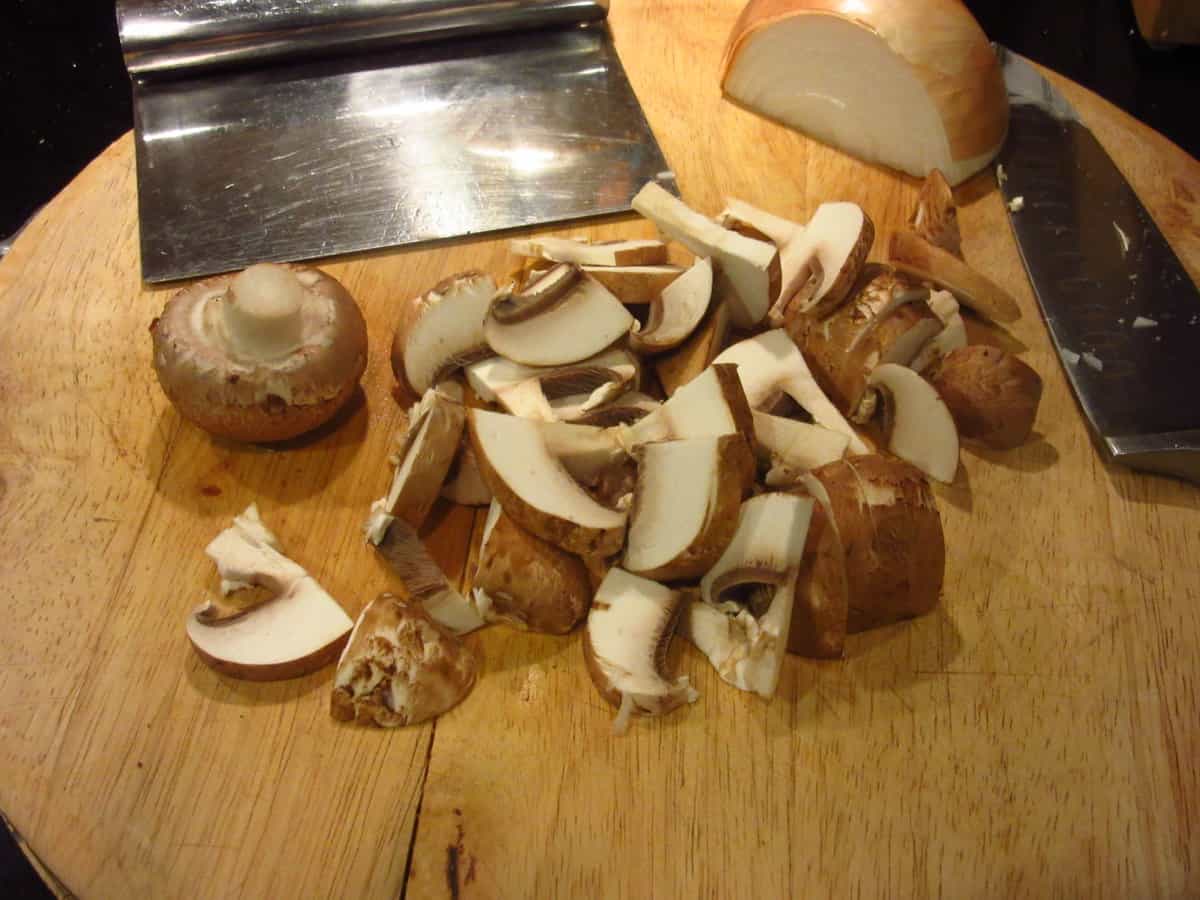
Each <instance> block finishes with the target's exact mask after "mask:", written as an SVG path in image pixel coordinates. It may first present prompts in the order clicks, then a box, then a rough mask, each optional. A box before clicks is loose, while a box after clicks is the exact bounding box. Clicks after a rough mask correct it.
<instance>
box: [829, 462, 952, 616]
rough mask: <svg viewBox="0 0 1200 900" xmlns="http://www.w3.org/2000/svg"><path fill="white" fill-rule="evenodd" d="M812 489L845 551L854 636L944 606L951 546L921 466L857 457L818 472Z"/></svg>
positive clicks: (849, 614) (849, 604) (833, 464)
mask: <svg viewBox="0 0 1200 900" xmlns="http://www.w3.org/2000/svg"><path fill="white" fill-rule="evenodd" d="M806 485H807V486H808V487H809V488H810V492H811V493H812V494H813V496H815V497H817V498H818V499H819V500H820V501H821V502H822V505H824V506H825V507H826V512H828V513H829V515H830V518H831V519H832V521H833V523H834V526H835V527H836V529H837V532H838V534H839V535H840V540H841V545H842V547H843V548H844V552H845V571H846V578H847V585H848V591H849V595H848V601H847V602H848V606H849V613H848V620H847V629H848V631H849V632H850V633H854V632H857V631H863V630H865V629H867V628H874V627H877V626H880V625H886V624H888V623H889V622H895V621H897V620H899V619H905V618H911V617H912V616H918V615H922V614H924V613H927V612H929V611H930V610H931V609H933V607H934V606H936V605H937V600H938V595H939V594H940V593H941V588H942V580H943V576H944V572H945V563H946V542H945V537H944V535H943V533H942V523H941V518H940V517H939V515H938V510H937V503H936V502H935V500H934V497H933V492H932V491H931V490H930V488H929V482H928V481H927V480H926V479H925V478H924V476H922V474H921V473H920V472H919V471H918V470H917V469H916V468H914V467H913V466H911V465H909V464H908V463H905V462H902V461H900V460H898V459H895V458H892V457H886V456H879V455H871V456H854V457H848V458H846V459H843V460H839V461H838V462H836V463H831V464H830V465H828V466H822V467H821V468H820V469H817V470H815V471H814V472H813V473H812V474H811V475H810V476H808V478H806Z"/></svg>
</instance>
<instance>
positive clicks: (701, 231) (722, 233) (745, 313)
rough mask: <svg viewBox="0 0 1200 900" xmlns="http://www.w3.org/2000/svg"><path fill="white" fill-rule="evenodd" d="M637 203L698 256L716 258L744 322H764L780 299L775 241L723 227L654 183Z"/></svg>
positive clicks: (636, 206) (735, 313) (738, 319)
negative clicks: (775, 288)
mask: <svg viewBox="0 0 1200 900" xmlns="http://www.w3.org/2000/svg"><path fill="white" fill-rule="evenodd" d="M633 208H634V209H635V210H637V211H638V212H639V213H641V214H642V215H643V216H645V217H646V218H647V219H649V220H650V221H652V222H653V223H654V224H655V225H657V226H658V229H659V230H660V231H661V232H662V233H663V234H665V235H667V236H668V237H670V238H673V239H674V240H677V241H679V243H681V244H683V245H684V246H685V247H687V249H688V250H690V251H691V252H692V253H694V254H695V255H696V256H707V257H711V258H712V260H713V262H714V263H716V265H717V267H718V268H719V269H720V271H721V272H722V273H723V275H724V276H725V278H726V279H727V280H728V283H729V284H730V285H731V286H732V288H733V296H732V297H730V301H731V304H732V305H731V308H730V312H731V315H732V317H733V321H734V322H735V323H736V324H737V325H738V326H739V327H742V328H750V327H752V326H754V325H757V324H758V323H759V322H761V321H762V319H763V317H764V316H765V315H766V314H767V309H768V308H770V306H771V302H772V301H773V300H774V299H775V298H774V296H772V294H773V291H772V287H771V271H772V268H773V266H775V265H777V262H778V260H777V257H778V251H777V250H776V248H775V246H774V245H773V244H769V243H766V242H765V241H756V240H753V239H751V238H748V237H744V236H743V235H740V234H738V233H737V232H735V231H730V230H728V229H726V228H722V227H721V226H720V225H718V224H717V223H715V222H713V221H712V220H711V219H708V218H705V217H704V216H702V215H700V213H698V212H696V211H695V210H693V209H691V208H689V207H688V206H687V205H686V204H685V203H683V201H682V200H680V199H678V198H677V197H675V196H674V195H672V194H670V193H668V192H667V191H666V190H665V189H664V188H662V187H661V186H660V185H658V184H655V183H654V182H650V183H649V184H647V185H646V186H645V187H643V188H642V189H641V190H640V191H638V193H637V196H635V197H634V198H633Z"/></svg>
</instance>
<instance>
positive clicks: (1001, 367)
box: [929, 344, 1042, 450]
mask: <svg viewBox="0 0 1200 900" xmlns="http://www.w3.org/2000/svg"><path fill="white" fill-rule="evenodd" d="M929 380H930V381H931V382H932V384H933V386H934V388H935V389H936V390H937V392H938V394H939V395H940V396H941V398H942V400H944V401H945V403H946V406H947V408H949V410H950V415H951V416H953V418H954V424H955V425H956V426H957V428H958V433H959V434H960V435H962V437H964V438H966V439H968V440H974V441H979V442H980V443H982V444H984V445H985V446H987V447H991V448H992V449H995V450H1011V449H1012V448H1013V447H1019V446H1021V445H1022V444H1023V443H1025V441H1026V440H1028V438H1029V433H1030V431H1032V430H1033V421H1034V419H1035V418H1036V417H1037V410H1038V404H1039V403H1040V402H1041V399H1042V379H1041V376H1040V375H1038V373H1037V372H1035V371H1034V370H1033V369H1032V368H1030V367H1029V366H1028V365H1026V364H1025V363H1024V362H1022V361H1021V360H1020V359H1018V358H1017V357H1015V356H1013V355H1012V354H1011V353H1008V352H1006V351H1004V350H1001V349H1000V348H998V347H989V346H986V345H982V344H976V345H974V346H963V347H960V348H958V349H955V350H953V351H951V352H950V353H948V354H947V355H946V356H945V358H944V359H943V360H942V361H941V364H940V365H938V366H937V367H936V369H934V371H933V372H932V373H931V374H930V376H929Z"/></svg>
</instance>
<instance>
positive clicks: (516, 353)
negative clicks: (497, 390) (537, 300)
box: [484, 275, 635, 366]
mask: <svg viewBox="0 0 1200 900" xmlns="http://www.w3.org/2000/svg"><path fill="white" fill-rule="evenodd" d="M634 321H635V320H634V318H633V316H631V315H630V314H629V310H627V309H626V308H625V306H624V304H622V303H621V301H620V300H618V299H617V298H616V297H614V296H613V295H612V294H610V293H609V292H608V290H606V289H605V288H604V286H603V285H601V284H600V283H599V282H598V281H596V280H595V279H594V278H591V277H589V276H586V275H585V276H583V277H582V278H581V279H579V282H578V283H577V284H576V285H575V286H574V287H573V288H572V289H571V291H570V293H569V294H568V295H567V296H566V297H565V298H563V299H562V300H561V301H559V302H558V303H556V304H555V305H554V306H553V307H551V308H549V309H547V310H544V311H542V312H540V313H538V314H537V315H535V316H532V317H531V318H528V319H525V320H523V321H519V322H510V323H502V322H498V321H496V320H495V319H494V318H491V317H488V319H487V320H486V322H485V323H484V335H485V336H486V338H487V342H488V344H489V345H490V346H491V348H492V350H493V352H495V353H498V354H499V355H501V356H504V357H507V358H508V359H510V360H513V361H514V362H518V363H522V364H524V365H527V366H562V365H566V364H568V363H574V362H579V361H580V360H583V359H587V358H588V357H589V356H595V355H596V354H597V353H599V352H601V351H602V350H604V349H605V348H606V347H609V346H610V345H612V344H613V343H615V342H616V341H617V340H619V339H620V338H621V337H622V336H623V335H625V334H626V333H627V332H628V331H629V329H630V328H631V327H632V326H633V324H634Z"/></svg>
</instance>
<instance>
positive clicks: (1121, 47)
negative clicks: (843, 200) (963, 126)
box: [0, 0, 1200, 900]
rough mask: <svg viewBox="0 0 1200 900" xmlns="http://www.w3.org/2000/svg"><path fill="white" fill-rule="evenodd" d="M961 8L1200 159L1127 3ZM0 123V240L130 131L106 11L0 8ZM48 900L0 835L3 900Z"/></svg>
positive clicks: (1196, 77) (1035, 2) (64, 6)
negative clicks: (0, 134)
mask: <svg viewBox="0 0 1200 900" xmlns="http://www.w3.org/2000/svg"><path fill="white" fill-rule="evenodd" d="M612 2H613V3H620V2H621V0H612ZM967 5H968V6H969V7H970V8H971V10H972V11H973V12H974V13H975V15H976V17H977V18H978V19H979V22H980V24H981V25H982V26H983V29H984V31H986V32H987V34H988V35H989V36H990V37H991V38H992V39H993V40H996V41H999V42H1000V43H1002V44H1005V45H1007V46H1009V47H1011V48H1012V49H1014V50H1017V51H1018V52H1020V53H1023V54H1025V55H1026V56H1029V57H1031V58H1032V59H1034V60H1036V61H1037V62H1040V63H1042V64H1044V65H1046V66H1049V67H1050V68H1052V69H1055V70H1057V71H1059V72H1061V73H1063V74H1064V75H1067V76H1068V77H1070V78H1072V79H1074V80H1075V81H1077V82H1079V83H1080V84H1083V85H1085V86H1087V87H1089V88H1091V89H1092V90H1094V91H1096V92H1097V93H1099V94H1101V95H1102V96H1104V97H1105V98H1107V99H1108V100H1110V101H1111V102H1113V103H1115V104H1116V105H1117V106H1120V107H1121V108H1122V109H1124V110H1126V111H1127V112H1129V113H1131V114H1132V115H1134V116H1136V117H1137V118H1139V119H1141V120H1142V121H1143V122H1145V123H1147V124H1148V125H1150V126H1151V127H1152V128H1155V129H1157V130H1158V131H1161V132H1162V133H1163V134H1165V135H1167V137H1169V138H1171V139H1172V140H1173V141H1175V142H1176V143H1177V144H1179V145H1180V146H1181V147H1183V148H1184V149H1185V150H1187V151H1188V152H1189V153H1190V154H1191V155H1192V156H1200V115H1198V114H1197V112H1196V99H1197V97H1198V96H1200V91H1198V89H1200V48H1192V47H1186V48H1174V49H1153V48H1151V47H1149V46H1147V45H1146V43H1145V42H1144V41H1143V40H1142V38H1141V36H1140V35H1139V33H1138V31H1137V27H1136V24H1135V22H1134V19H1133V13H1132V10H1131V8H1130V6H1129V0H1007V2H1005V0H988V2H984V0H974V2H970V0H969V2H968V3H967ZM0 122H3V123H4V129H3V138H2V139H0V175H2V178H3V181H2V185H3V187H0V239H3V238H5V237H7V236H9V235H11V234H12V233H13V232H14V231H16V230H17V229H18V228H19V227H20V226H21V225H22V224H23V223H24V222H25V221H26V220H27V219H28V218H29V217H30V216H31V215H32V214H33V213H34V212H35V211H36V210H37V209H38V208H39V207H41V206H42V205H43V204H44V203H46V202H47V201H48V200H49V199H50V198H51V197H53V196H54V195H55V194H56V193H57V192H58V191H59V190H60V189H62V187H63V186H64V185H66V183H67V182H68V181H70V180H71V179H72V178H73V177H74V176H75V175H76V174H78V173H79V171H80V170H81V169H82V168H83V167H84V166H85V165H87V163H88V162H89V161H90V160H91V159H93V158H94V157H95V156H96V155H98V154H99V153H100V152H101V151H102V150H103V149H104V148H105V147H107V146H108V145H109V144H110V143H111V142H112V141H114V140H116V139H117V138H118V137H120V136H121V135H122V134H123V133H124V132H125V131H127V130H128V129H129V128H130V127H131V125H132V113H131V109H130V99H129V82H128V79H127V77H126V75H125V69H124V66H123V64H122V62H121V52H120V47H119V45H118V43H117V36H116V21H115V18H114V14H113V2H112V0H0ZM49 896H51V895H50V894H49V893H48V892H46V891H45V889H44V888H43V887H42V885H41V882H40V881H39V880H38V878H37V875H36V874H35V873H34V872H33V871H32V869H30V868H29V866H28V865H27V864H26V863H25V860H24V858H23V857H22V856H21V854H20V852H19V851H18V850H17V848H16V846H15V845H14V844H13V843H12V842H11V841H10V840H9V839H8V837H7V833H6V832H5V831H4V829H2V828H0V897H3V898H11V900H16V898H25V897H49Z"/></svg>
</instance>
